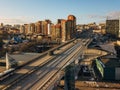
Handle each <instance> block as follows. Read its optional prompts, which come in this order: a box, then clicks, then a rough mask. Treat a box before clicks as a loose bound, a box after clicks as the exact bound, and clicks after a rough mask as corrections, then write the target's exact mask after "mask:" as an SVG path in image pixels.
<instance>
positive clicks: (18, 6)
mask: <svg viewBox="0 0 120 90" xmlns="http://www.w3.org/2000/svg"><path fill="white" fill-rule="evenodd" d="M119 3H120V1H119V0H114V1H113V0H105V1H103V0H102V1H96V0H91V2H90V1H89V0H84V1H73V0H69V1H68V0H66V1H63V0H60V1H56V0H52V1H49V0H44V1H42V0H36V1H35V0H29V2H28V1H27V0H24V1H22V0H21V1H20V0H14V2H13V1H12V2H11V1H10V0H1V3H0V7H1V8H0V11H1V12H3V13H1V14H0V23H5V24H25V23H31V22H36V21H38V20H44V19H50V20H51V21H52V22H53V23H56V22H57V19H63V18H66V16H67V15H70V14H72V15H75V16H76V18H77V24H83V23H84V24H86V23H91V22H97V23H99V22H105V20H106V18H107V16H108V17H112V18H118V16H120V7H119Z"/></svg>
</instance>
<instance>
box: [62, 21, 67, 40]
mask: <svg viewBox="0 0 120 90" xmlns="http://www.w3.org/2000/svg"><path fill="white" fill-rule="evenodd" d="M61 38H62V42H65V41H66V40H67V21H66V20H61Z"/></svg>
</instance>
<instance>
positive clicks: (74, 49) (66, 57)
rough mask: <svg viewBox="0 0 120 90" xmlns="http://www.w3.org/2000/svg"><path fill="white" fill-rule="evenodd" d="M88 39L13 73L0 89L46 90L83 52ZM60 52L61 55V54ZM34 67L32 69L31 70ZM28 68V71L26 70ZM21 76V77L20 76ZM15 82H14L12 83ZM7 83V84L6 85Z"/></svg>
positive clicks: (2, 83)
mask: <svg viewBox="0 0 120 90" xmlns="http://www.w3.org/2000/svg"><path fill="white" fill-rule="evenodd" d="M89 42H90V39H85V40H81V39H78V40H77V42H76V43H71V44H69V45H68V46H64V47H61V48H60V49H59V50H57V51H55V52H54V53H56V54H55V55H53V56H46V57H43V58H41V60H37V61H35V62H33V63H31V64H30V65H27V66H26V67H24V68H21V69H20V70H18V71H16V72H15V75H13V76H11V77H10V78H9V79H8V80H5V81H3V82H0V86H1V89H3V90H4V89H7V90H46V89H49V88H50V85H52V84H51V83H53V82H55V81H56V80H57V79H58V78H59V76H58V75H59V72H60V71H61V70H62V69H63V68H64V67H65V66H67V65H68V64H70V63H71V62H72V61H73V60H74V56H75V55H76V54H78V53H79V52H82V51H83V48H84V46H85V45H87V44H88V43H89ZM61 52H62V53H61ZM33 67H34V68H33ZM28 68H29V69H28ZM21 74H22V75H21ZM13 80H16V81H13ZM7 82H8V83H7Z"/></svg>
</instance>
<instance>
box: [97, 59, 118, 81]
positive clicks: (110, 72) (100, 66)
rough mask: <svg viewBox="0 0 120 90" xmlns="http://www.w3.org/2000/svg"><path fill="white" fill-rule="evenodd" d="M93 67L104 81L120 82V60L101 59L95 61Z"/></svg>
mask: <svg viewBox="0 0 120 90" xmlns="http://www.w3.org/2000/svg"><path fill="white" fill-rule="evenodd" d="M95 66H96V68H97V70H98V71H99V73H100V75H101V77H102V79H104V80H120V60H118V59H115V58H109V59H108V58H102V59H96V60H95Z"/></svg>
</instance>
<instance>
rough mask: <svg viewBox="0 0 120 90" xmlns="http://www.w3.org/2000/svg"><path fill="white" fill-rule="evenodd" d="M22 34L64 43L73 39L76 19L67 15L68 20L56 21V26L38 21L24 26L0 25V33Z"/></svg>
mask: <svg viewBox="0 0 120 90" xmlns="http://www.w3.org/2000/svg"><path fill="white" fill-rule="evenodd" d="M6 32H7V33H9V34H23V35H27V36H31V37H32V38H33V37H35V38H36V37H39V36H44V37H50V38H51V39H52V40H59V41H61V42H65V41H67V40H70V39H72V38H74V37H75V34H76V17H75V16H73V15H69V16H68V19H67V20H65V19H58V22H57V24H53V23H52V22H51V21H50V20H44V21H38V22H36V23H30V24H24V25H14V26H11V25H3V23H1V25H0V33H6Z"/></svg>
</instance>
